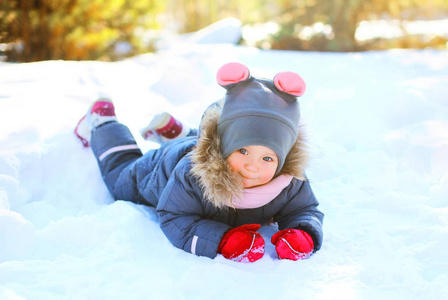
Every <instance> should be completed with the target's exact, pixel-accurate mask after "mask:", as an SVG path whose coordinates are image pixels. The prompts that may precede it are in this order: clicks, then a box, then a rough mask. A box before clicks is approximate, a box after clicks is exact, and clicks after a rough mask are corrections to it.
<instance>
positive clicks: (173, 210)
mask: <svg viewBox="0 0 448 300" xmlns="http://www.w3.org/2000/svg"><path fill="white" fill-rule="evenodd" d="M205 205H207V204H205ZM157 213H158V215H159V221H160V227H161V229H162V231H163V232H164V234H165V235H166V237H167V238H168V240H169V241H170V242H171V243H172V244H173V245H174V246H176V247H177V248H180V249H183V250H185V251H187V252H190V253H193V254H196V255H199V256H207V257H210V258H214V257H216V255H217V249H218V246H219V243H220V241H221V238H222V237H223V236H224V234H225V232H226V231H228V230H229V229H230V228H231V227H230V226H229V225H227V224H224V223H220V222H217V221H214V220H210V219H206V218H205V213H204V204H203V200H202V192H201V190H200V187H199V185H198V184H197V182H196V180H195V178H193V177H192V176H191V175H189V168H186V167H184V168H181V169H180V170H179V169H176V170H175V172H174V173H173V174H172V176H170V179H169V181H168V184H167V186H166V188H165V190H164V192H163V193H162V195H161V197H160V200H159V203H158V205H157Z"/></svg>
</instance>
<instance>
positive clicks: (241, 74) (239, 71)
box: [216, 62, 250, 87]
mask: <svg viewBox="0 0 448 300" xmlns="http://www.w3.org/2000/svg"><path fill="white" fill-rule="evenodd" d="M249 76H250V73H249V69H248V68H247V67H246V66H245V65H243V64H242V63H237V62H232V63H227V64H225V65H223V66H222V67H221V68H219V70H218V73H216V81H218V83H219V85H221V86H223V87H225V86H227V85H230V84H234V83H238V82H240V81H244V80H246V79H247V78H249Z"/></svg>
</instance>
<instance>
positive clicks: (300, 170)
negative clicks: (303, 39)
mask: <svg viewBox="0 0 448 300" xmlns="http://www.w3.org/2000/svg"><path fill="white" fill-rule="evenodd" d="M221 109H222V107H220V106H219V105H215V106H211V107H210V108H208V109H207V110H206V112H205V113H204V116H203V118H202V121H201V129H200V135H199V139H198V143H197V145H196V147H195V148H194V149H193V152H192V162H193V166H192V169H191V173H192V175H193V176H196V177H197V178H198V180H199V184H200V185H201V188H202V191H203V193H204V195H205V197H206V199H207V200H208V201H210V202H211V203H212V204H213V205H215V206H216V207H219V208H222V207H225V206H231V201H232V196H236V197H238V198H241V195H242V193H243V191H244V187H243V184H242V178H241V176H240V175H239V174H237V173H234V172H232V170H231V169H230V166H229V164H228V163H227V160H226V159H225V158H224V157H223V156H222V149H221V141H220V139H219V135H218V119H219V117H220V115H221ZM302 129H303V126H302V127H301V129H300V130H299V137H298V138H297V140H296V143H295V144H294V145H293V147H292V149H291V151H290V152H289V154H288V156H287V157H286V159H285V164H284V165H283V168H282V169H281V170H280V172H279V173H278V174H277V176H278V175H282V174H285V175H291V176H293V177H296V178H298V179H299V180H306V179H305V168H306V166H307V163H308V160H309V155H308V147H307V146H306V141H305V137H304V134H303V130H302Z"/></svg>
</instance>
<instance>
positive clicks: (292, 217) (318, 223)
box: [274, 179, 324, 251]
mask: <svg viewBox="0 0 448 300" xmlns="http://www.w3.org/2000/svg"><path fill="white" fill-rule="evenodd" d="M288 199H289V200H288V201H287V202H286V204H285V205H284V206H283V207H282V209H281V210H280V211H279V212H278V213H277V214H276V215H275V216H274V221H276V222H277V223H278V227H279V230H283V229H287V228H292V229H301V230H304V231H306V232H308V233H309V234H310V235H311V236H312V238H313V241H314V251H317V250H319V249H320V247H321V246H322V240H323V231H322V221H323V218H324V214H323V213H322V212H321V211H320V210H319V209H318V208H317V207H318V205H319V202H318V201H317V199H316V197H315V196H314V194H313V191H312V190H311V186H310V184H309V182H308V181H300V180H298V179H293V181H292V186H291V188H290V190H289V191H288Z"/></svg>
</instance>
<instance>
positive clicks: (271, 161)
mask: <svg viewBox="0 0 448 300" xmlns="http://www.w3.org/2000/svg"><path fill="white" fill-rule="evenodd" d="M227 161H228V163H229V165H230V168H231V169H232V171H233V172H237V173H239V174H240V175H241V176H242V177H243V186H244V188H251V187H255V186H258V185H263V184H265V183H268V182H269V181H271V179H272V178H273V177H274V175H275V171H276V170H277V166H278V157H277V155H276V154H275V152H274V151H272V150H271V149H269V148H267V147H264V146H248V147H245V148H241V149H239V150H237V151H235V152H233V153H232V154H230V156H229V157H228V158H227Z"/></svg>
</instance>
